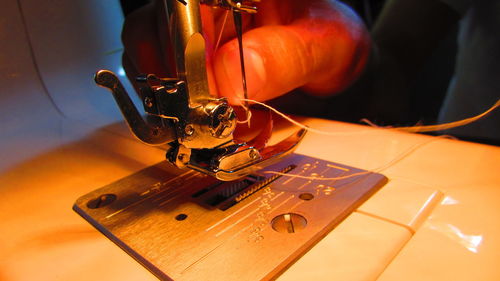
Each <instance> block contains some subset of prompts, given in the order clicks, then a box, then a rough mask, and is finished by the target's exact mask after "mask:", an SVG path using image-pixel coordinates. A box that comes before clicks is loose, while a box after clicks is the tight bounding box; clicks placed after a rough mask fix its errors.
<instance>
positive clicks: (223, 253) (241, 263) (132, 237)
mask: <svg viewBox="0 0 500 281" xmlns="http://www.w3.org/2000/svg"><path fill="white" fill-rule="evenodd" d="M309 163H314V165H313V166H311V165H310V164H309ZM327 164H333V163H329V162H326V161H323V160H319V159H314V158H311V157H307V156H303V155H291V156H290V157H287V158H286V159H285V160H283V161H281V162H279V163H276V164H274V165H271V166H268V167H266V168H265V170H264V171H261V172H259V173H258V174H257V173H256V174H250V175H249V176H247V177H245V178H243V179H241V180H237V181H233V182H221V181H218V180H216V179H214V178H213V177H210V176H207V175H204V174H202V173H197V172H193V171H189V172H185V171H183V170H180V169H177V168H175V167H173V166H172V165H170V164H168V163H166V162H162V163H159V164H157V165H154V166H151V167H149V168H146V169H145V170H142V171H139V172H138V173H136V174H133V175H131V176H129V177H126V178H124V179H121V180H119V181H117V182H115V183H112V184H110V185H107V186H105V187H103V188H101V189H99V190H96V191H93V192H91V193H89V194H87V195H85V196H83V197H81V198H79V199H78V200H77V201H76V203H75V205H74V207H73V208H74V210H75V211H76V212H78V213H79V214H80V215H81V216H82V217H84V218H85V219H86V220H88V221H89V222H90V223H91V224H92V225H93V226H94V227H96V228H97V229H99V230H100V231H101V232H102V233H104V234H105V235H106V236H108V238H109V239H111V240H112V241H113V242H115V243H116V244H118V245H119V246H120V247H121V248H122V249H123V250H124V251H126V252H127V253H128V254H129V255H131V256H132V257H133V258H135V259H136V260H138V261H139V262H140V263H141V264H142V265H143V266H145V267H147V268H148V269H149V270H150V271H151V272H152V273H154V274H155V275H156V276H158V278H160V279H161V280H219V281H226V280H248V281H250V280H274V279H275V278H276V277H277V276H279V274H280V273H281V272H282V271H283V270H284V269H286V268H287V267H289V266H290V265H291V264H293V262H294V261H295V260H296V259H298V258H299V257H301V256H302V255H303V254H304V253H305V252H306V251H307V250H308V249H309V248H310V247H312V246H313V245H314V244H316V243H317V242H318V241H319V240H320V239H322V238H323V237H324V236H325V235H326V234H327V233H328V232H329V231H331V230H332V229H333V228H334V227H335V226H336V225H337V224H338V223H340V222H341V221H342V220H343V219H344V218H345V217H347V216H348V215H349V214H350V213H351V212H352V211H353V210H355V209H356V208H357V207H358V206H359V205H360V204H361V203H362V202H363V201H365V200H366V199H368V198H369V197H370V196H371V194H373V193H374V192H376V191H377V190H378V189H379V188H380V187H381V186H383V185H384V183H385V182H386V181H387V179H386V178H385V177H384V176H382V175H380V174H375V173H368V172H367V173H363V172H366V171H363V170H360V169H356V168H352V167H346V166H344V165H341V164H334V165H336V166H341V167H345V168H346V169H348V172H346V171H343V170H339V169H336V168H330V167H329V166H327ZM265 171H276V172H284V173H287V174H299V175H305V176H308V175H311V174H313V173H316V174H318V175H320V176H323V177H328V178H331V177H339V176H346V175H349V174H358V176H356V177H352V178H346V179H342V180H337V181H334V180H331V181H327V182H324V184H325V185H329V186H330V185H331V186H334V187H335V191H334V192H333V193H332V194H324V193H322V192H318V191H319V190H318V183H317V182H315V181H309V180H306V179H300V178H290V177H286V176H277V175H271V174H266V173H265ZM303 193H310V194H314V196H313V198H311V197H309V198H310V200H304V199H301V198H300V197H299V195H300V194H303ZM103 195H104V197H103ZM112 195H114V196H115V197H114V198H115V199H114V200H107V201H106V200H103V199H107V198H108V197H110V196H112ZM111 199H112V198H111ZM96 201H98V202H101V201H102V202H106V203H107V204H101V205H99V204H95V203H94V202H96Z"/></svg>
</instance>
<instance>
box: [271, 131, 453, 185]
mask: <svg viewBox="0 0 500 281" xmlns="http://www.w3.org/2000/svg"><path fill="white" fill-rule="evenodd" d="M443 138H447V139H453V137H452V136H448V135H442V136H436V137H433V138H430V139H428V140H426V141H424V142H420V143H417V144H415V145H413V146H412V147H410V148H408V149H407V150H405V151H403V152H402V153H400V154H399V155H398V156H396V157H395V158H393V159H392V160H391V161H389V162H387V163H385V164H383V165H382V166H379V167H377V168H375V169H371V170H367V171H364V172H358V173H354V174H350V175H345V176H339V177H330V178H323V177H316V176H302V175H296V174H288V173H282V172H275V171H263V173H264V174H273V175H279V176H284V177H290V178H300V179H306V180H320V181H334V180H344V179H349V178H353V177H358V176H363V175H369V174H372V173H378V172H381V171H383V170H385V169H387V168H389V167H391V166H393V165H394V164H396V163H397V162H399V161H401V160H403V159H405V158H406V157H408V156H409V155H411V154H412V153H413V152H415V151H416V150H418V149H419V148H421V147H423V146H425V145H427V144H429V143H431V142H434V141H437V140H440V139H443Z"/></svg>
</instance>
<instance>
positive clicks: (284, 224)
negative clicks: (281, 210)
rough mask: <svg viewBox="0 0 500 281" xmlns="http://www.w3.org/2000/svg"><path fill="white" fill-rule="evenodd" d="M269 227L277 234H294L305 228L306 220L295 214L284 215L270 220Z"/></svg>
mask: <svg viewBox="0 0 500 281" xmlns="http://www.w3.org/2000/svg"><path fill="white" fill-rule="evenodd" d="M271 226H272V227H273V229H274V230H275V231H277V232H281V233H290V234H291V233H295V232H298V231H300V230H302V229H304V228H305V227H306V226H307V220H306V218H304V217H303V216H301V215H299V214H295V213H286V214H282V215H279V216H277V217H275V218H274V219H272V221H271Z"/></svg>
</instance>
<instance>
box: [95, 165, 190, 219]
mask: <svg viewBox="0 0 500 281" xmlns="http://www.w3.org/2000/svg"><path fill="white" fill-rule="evenodd" d="M191 173H195V172H194V171H188V172H185V173H183V174H181V175H179V176H177V177H175V178H173V179H170V180H168V181H166V182H163V183H155V184H153V187H152V188H150V189H148V190H146V191H145V192H142V193H141V194H139V195H140V196H141V197H143V198H141V199H139V200H137V201H135V202H133V203H131V204H129V205H127V206H125V207H123V208H121V209H119V210H117V211H115V212H113V213H111V214H109V215H107V216H105V217H104V218H105V219H110V218H112V217H113V216H116V215H118V214H120V213H122V212H123V211H126V210H128V209H130V208H132V207H134V206H137V205H139V204H141V203H143V202H145V201H146V200H149V199H151V198H154V197H156V196H161V195H162V193H163V192H167V193H172V192H174V191H175V190H177V189H178V188H179V187H181V185H177V186H174V187H172V186H170V188H169V189H167V190H162V189H163V187H165V186H168V185H169V184H172V183H175V181H177V180H180V179H182V178H183V177H185V176H187V175H189V174H191ZM194 175H198V174H196V173H195V174H194ZM188 178H189V177H188ZM144 196H145V197H144Z"/></svg>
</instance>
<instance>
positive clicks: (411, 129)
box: [242, 99, 500, 136]
mask: <svg viewBox="0 0 500 281" xmlns="http://www.w3.org/2000/svg"><path fill="white" fill-rule="evenodd" d="M242 100H243V101H246V102H252V103H255V104H258V105H261V106H263V107H265V108H267V109H269V110H271V111H272V112H274V113H276V114H278V115H279V116H281V117H283V118H284V119H285V120H287V121H288V122H290V123H292V124H294V125H295V126H297V127H300V128H303V129H305V130H307V131H309V132H312V133H316V134H321V135H328V136H345V135H354V134H359V133H363V134H365V133H367V131H356V132H329V131H322V130H318V129H314V128H310V127H308V126H306V125H304V124H302V123H300V122H298V121H295V120H294V119H292V118H290V117H288V116H286V115H285V114H284V113H282V112H280V111H278V110H277V109H275V108H274V107H272V106H270V105H267V104H265V103H262V102H259V101H256V100H252V99H242ZM499 106H500V99H499V100H497V102H496V103H495V104H494V105H493V106H492V107H490V108H489V109H488V110H486V111H485V112H483V113H481V114H479V115H476V116H473V117H470V118H466V119H462V120H459V121H454V122H450V123H443V124H437V125H425V126H408V127H393V128H382V127H379V126H377V125H375V124H373V123H371V122H370V121H368V122H367V123H368V124H369V125H371V126H375V127H377V128H382V129H385V130H397V131H403V132H408V133H422V132H435V131H441V130H447V129H451V128H456V127H461V126H464V125H467V124H470V123H472V122H475V121H477V120H479V119H481V118H483V117H485V116H486V115H488V114H489V113H491V112H492V111H493V110H495V109H496V108H498V107H499ZM365 120H366V119H365ZM365 122H366V121H365Z"/></svg>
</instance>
